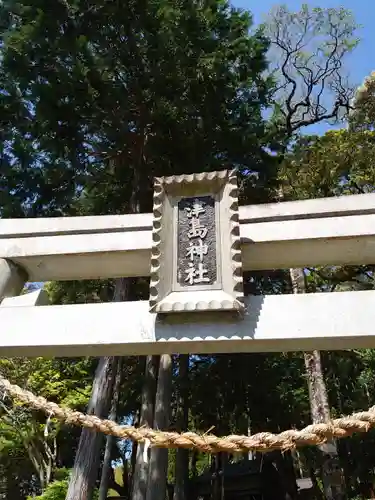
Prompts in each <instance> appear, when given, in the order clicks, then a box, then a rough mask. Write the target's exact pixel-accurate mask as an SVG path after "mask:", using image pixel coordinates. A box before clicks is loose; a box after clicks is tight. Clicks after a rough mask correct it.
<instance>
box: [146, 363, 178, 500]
mask: <svg viewBox="0 0 375 500" xmlns="http://www.w3.org/2000/svg"><path fill="white" fill-rule="evenodd" d="M171 399H172V357H171V356H170V355H169V354H163V355H162V356H161V357H160V366H159V377H158V385H157V391H156V400H155V417H154V428H155V429H160V430H165V429H167V427H168V425H169V420H170V411H171ZM167 476H168V449H166V448H152V449H151V460H150V469H149V480H148V488H147V497H146V498H147V500H165V499H166V493H167V479H168V478H167Z"/></svg>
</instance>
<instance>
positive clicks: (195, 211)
mask: <svg viewBox="0 0 375 500" xmlns="http://www.w3.org/2000/svg"><path fill="white" fill-rule="evenodd" d="M374 262H375V194H362V195H350V196H343V197H337V198H326V199H317V200H306V201H296V202H282V203H272V204H265V205H253V206H252V205H250V206H241V207H239V208H238V204H237V187H236V176H235V174H234V173H232V172H229V171H223V172H213V173H203V174H191V175H186V176H179V177H170V178H161V179H157V180H156V181H155V193H154V213H153V214H137V215H108V216H93V217H91V216H89V217H62V218H40V219H38V218H37V219H2V220H0V300H1V299H3V300H2V303H1V307H0V325H1V336H0V356H104V355H144V354H162V353H219V352H259V351H262V352H266V351H288V350H292V351H295V350H312V349H320V350H324V349H329V350H334V349H351V348H370V347H375V331H374V325H375V307H374V304H375V291H360V292H340V293H318V294H307V295H293V294H291V295H269V296H250V297H243V294H242V270H265V269H275V268H276V269H285V268H290V267H303V266H321V265H344V264H347V265H350V264H355V265H360V264H371V263H374ZM140 276H151V283H150V300H149V301H138V302H117V303H105V304H83V305H63V306H56V305H54V306H52V305H46V300H45V295H43V292H36V293H33V294H28V295H27V296H21V297H17V295H18V294H19V293H20V291H21V290H22V287H23V286H24V283H25V282H26V281H34V282H35V281H42V282H43V281H47V280H82V279H100V278H115V277H140ZM11 297H13V298H11ZM14 306H18V307H17V310H15V309H14ZM35 306H38V307H35Z"/></svg>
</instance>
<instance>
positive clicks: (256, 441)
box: [0, 376, 375, 453]
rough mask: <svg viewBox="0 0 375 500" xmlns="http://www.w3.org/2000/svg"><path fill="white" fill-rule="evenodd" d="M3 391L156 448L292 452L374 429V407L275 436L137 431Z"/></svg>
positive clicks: (2, 384) (4, 383)
mask: <svg viewBox="0 0 375 500" xmlns="http://www.w3.org/2000/svg"><path fill="white" fill-rule="evenodd" d="M0 390H2V391H4V392H5V393H7V394H9V395H11V396H12V397H13V398H15V399H18V400H19V401H21V402H23V403H25V404H27V405H28V406H30V407H31V408H33V409H35V410H40V411H43V412H44V413H45V414H47V415H48V416H51V417H54V418H56V419H57V420H60V421H61V422H64V423H66V424H71V425H76V426H79V427H84V428H86V429H90V430H92V431H99V432H102V433H103V434H107V435H112V436H115V437H118V438H121V439H131V440H132V441H137V442H138V443H147V445H151V446H155V447H157V448H190V449H193V448H195V449H198V450H200V451H203V452H209V453H218V452H221V451H224V452H227V453H237V452H247V451H261V452H268V451H272V450H282V451H285V450H290V449H293V448H296V447H300V446H308V445H310V446H311V445H313V446H318V445H321V444H323V443H326V442H328V441H331V440H332V439H340V438H344V437H348V436H351V435H352V434H354V433H356V432H368V431H369V430H370V429H371V428H372V427H375V406H374V407H372V408H370V409H369V410H368V411H363V412H359V413H354V414H353V415H350V416H347V417H342V418H337V419H335V420H331V421H330V422H328V423H322V424H313V425H309V426H307V427H305V428H304V429H302V430H299V431H298V430H293V429H290V430H288V431H284V432H281V433H280V434H272V433H270V432H261V433H259V434H254V435H252V436H237V435H231V436H224V437H217V436H214V435H212V434H204V435H200V434H196V433H195V432H183V433H181V434H179V433H178V432H164V431H158V430H154V429H149V428H147V427H141V428H135V427H133V426H121V425H118V424H116V423H115V422H113V421H111V420H102V419H100V418H98V417H96V416H95V415H86V414H84V413H81V412H79V411H74V410H71V409H69V408H63V407H61V406H59V405H57V404H56V403H51V402H49V401H47V400H46V399H45V398H43V397H41V396H35V395H34V394H33V393H32V392H29V391H26V390H24V389H21V387H18V386H17V385H13V384H11V383H10V382H9V380H6V379H4V378H3V377H1V376H0Z"/></svg>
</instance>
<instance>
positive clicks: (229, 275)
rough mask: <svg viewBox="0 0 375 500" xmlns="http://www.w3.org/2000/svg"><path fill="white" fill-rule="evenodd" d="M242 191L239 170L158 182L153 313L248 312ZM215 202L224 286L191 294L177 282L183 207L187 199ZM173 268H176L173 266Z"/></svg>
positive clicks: (221, 283)
mask: <svg viewBox="0 0 375 500" xmlns="http://www.w3.org/2000/svg"><path fill="white" fill-rule="evenodd" d="M237 193H238V187H237V176H236V174H235V172H234V171H230V170H223V171H218V172H204V173H199V174H190V175H180V176H171V177H160V178H156V179H155V180H154V200H153V201H154V208H153V215H154V219H153V229H152V251H151V280H150V311H151V312H156V313H172V312H187V311H191V312H193V311H223V310H228V311H233V310H237V311H239V310H242V309H243V281H242V259H241V241H240V226H239V218H238V198H237V196H238V194H237ZM206 195H210V196H212V197H214V199H215V224H216V237H217V240H216V241H217V242H216V261H217V266H218V272H217V276H218V282H219V285H218V284H215V285H204V286H194V289H190V290H188V291H186V290H182V288H181V287H180V286H179V285H178V284H177V282H176V255H177V224H178V222H177V203H178V200H180V199H181V198H188V197H194V196H206ZM171 264H172V265H171Z"/></svg>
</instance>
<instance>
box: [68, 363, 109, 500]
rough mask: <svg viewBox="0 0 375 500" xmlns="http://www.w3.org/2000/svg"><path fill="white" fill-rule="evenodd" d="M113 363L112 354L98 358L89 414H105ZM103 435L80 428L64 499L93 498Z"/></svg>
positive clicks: (88, 499)
mask: <svg viewBox="0 0 375 500" xmlns="http://www.w3.org/2000/svg"><path fill="white" fill-rule="evenodd" d="M116 362H117V360H116V358H114V357H105V358H100V360H99V364H98V368H97V370H96V373H95V379H94V383H93V387H92V393H91V398H90V403H89V406H88V411H87V413H88V414H95V415H97V416H98V417H100V418H105V417H107V415H108V410H109V406H110V403H111V395H112V387H113V382H114V374H115V371H116V366H115V365H116ZM103 438H104V436H103V434H101V433H98V432H92V431H90V430H88V429H84V430H83V431H82V433H81V438H80V440H79V445H78V450H77V454H76V458H75V461H74V467H73V471H72V476H71V478H70V482H69V489H68V493H67V495H66V500H91V499H92V495H93V492H94V486H95V481H96V479H97V474H98V469H99V460H100V449H101V446H102V443H103Z"/></svg>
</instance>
